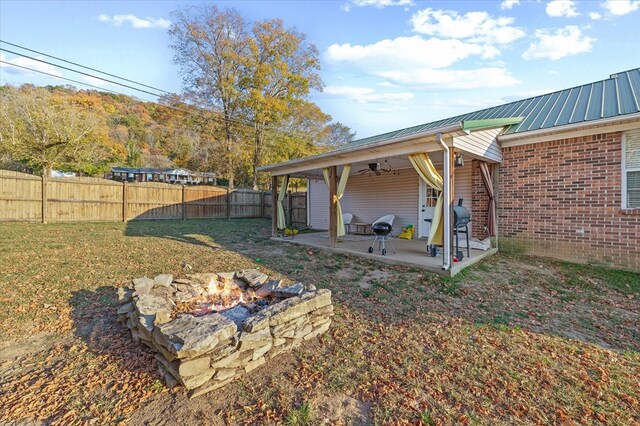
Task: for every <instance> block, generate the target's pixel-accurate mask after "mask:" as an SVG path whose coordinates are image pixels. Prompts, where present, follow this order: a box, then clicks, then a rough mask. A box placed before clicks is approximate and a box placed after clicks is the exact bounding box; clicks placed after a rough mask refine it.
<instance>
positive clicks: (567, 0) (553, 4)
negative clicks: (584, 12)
mask: <svg viewBox="0 0 640 426" xmlns="http://www.w3.org/2000/svg"><path fill="white" fill-rule="evenodd" d="M546 10H547V15H549V16H551V17H554V18H558V17H562V16H564V17H566V18H573V17H574V16H578V15H579V13H578V11H577V10H576V2H575V1H573V0H551V1H550V2H549V3H547V9H546Z"/></svg>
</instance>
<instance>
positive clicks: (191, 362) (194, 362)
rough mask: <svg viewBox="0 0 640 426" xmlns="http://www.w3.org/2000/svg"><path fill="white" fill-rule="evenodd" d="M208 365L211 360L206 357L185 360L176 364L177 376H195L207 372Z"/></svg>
mask: <svg viewBox="0 0 640 426" xmlns="http://www.w3.org/2000/svg"><path fill="white" fill-rule="evenodd" d="M210 364H211V359H210V358H209V357H208V356H204V357H201V358H195V359H185V360H183V361H182V362H180V363H179V364H178V374H180V375H181V376H196V375H198V374H201V373H204V372H206V371H207V370H209V369H210V367H211V365H210Z"/></svg>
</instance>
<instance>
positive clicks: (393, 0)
mask: <svg viewBox="0 0 640 426" xmlns="http://www.w3.org/2000/svg"><path fill="white" fill-rule="evenodd" d="M351 4H353V5H354V6H357V7H366V6H373V7H377V8H378V9H382V8H385V7H387V6H412V5H413V0H351Z"/></svg>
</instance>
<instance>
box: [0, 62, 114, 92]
mask: <svg viewBox="0 0 640 426" xmlns="http://www.w3.org/2000/svg"><path fill="white" fill-rule="evenodd" d="M0 63H2V64H6V65H11V66H12V67H17V68H22V69H24V70H27V71H33V72H38V73H40V74H44V75H48V76H50V77H53V78H57V79H60V80H66V81H71V82H73V83H76V84H82V85H84V86H89V87H93V88H95V89H99V90H102V91H105V92H111V93H116V94H123V93H119V92H116V91H114V90H109V89H104V88H102V87H99V86H94V85H93V84H89V83H85V82H82V81H78V80H73V79H71V78H66V77H61V76H59V75H55V74H51V73H49V72H45V71H41V70H37V69H34V68H29V67H24V66H22V65H18V64H14V63H11V62H7V61H3V60H0ZM13 83H16V82H15V81H14V82H13Z"/></svg>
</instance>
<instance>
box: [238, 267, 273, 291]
mask: <svg viewBox="0 0 640 426" xmlns="http://www.w3.org/2000/svg"><path fill="white" fill-rule="evenodd" d="M236 278H239V279H241V280H242V281H244V282H246V283H247V284H248V285H249V287H252V288H256V287H260V286H261V285H262V284H264V283H266V282H267V280H268V279H269V276H268V275H267V274H265V273H262V272H260V271H258V270H257V269H243V270H241V271H238V272H236Z"/></svg>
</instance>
